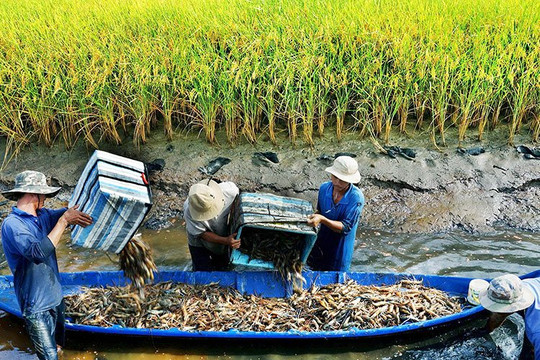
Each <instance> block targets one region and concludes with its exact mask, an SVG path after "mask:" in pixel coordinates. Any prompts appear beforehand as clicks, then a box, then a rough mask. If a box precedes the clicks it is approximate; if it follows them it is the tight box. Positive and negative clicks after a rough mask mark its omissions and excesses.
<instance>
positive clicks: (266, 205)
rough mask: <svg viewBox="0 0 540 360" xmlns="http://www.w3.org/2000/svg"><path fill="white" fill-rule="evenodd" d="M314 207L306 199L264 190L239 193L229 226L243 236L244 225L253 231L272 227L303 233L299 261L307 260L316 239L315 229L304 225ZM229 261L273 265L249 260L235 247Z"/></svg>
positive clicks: (251, 265) (236, 263) (285, 232)
mask: <svg viewBox="0 0 540 360" xmlns="http://www.w3.org/2000/svg"><path fill="white" fill-rule="evenodd" d="M312 213H313V206H312V205H311V203H310V202H309V201H307V200H302V199H297V198H291V197H286V196H279V195H273V194H264V193H241V194H240V195H239V196H238V198H237V199H236V201H235V203H234V204H233V207H232V210H231V214H230V228H231V231H232V232H236V233H237V235H236V237H237V238H242V231H243V230H244V229H246V228H250V229H251V230H254V231H256V229H261V230H273V231H279V232H282V233H283V236H285V237H286V236H287V233H293V234H295V235H296V234H301V235H303V236H304V245H303V248H302V255H301V260H302V262H303V263H305V262H306V261H307V258H308V256H309V253H310V252H311V249H312V248H313V245H314V244H315V240H316V239H317V230H316V229H314V228H313V227H311V226H309V225H308V224H307V222H306V221H307V217H308V215H310V214H312ZM231 262H232V263H233V264H235V265H244V266H248V267H258V268H267V269H273V268H274V264H272V263H271V262H268V261H263V260H260V259H250V258H249V256H248V255H247V254H244V253H242V252H240V251H239V250H236V249H234V250H233V251H232V253H231Z"/></svg>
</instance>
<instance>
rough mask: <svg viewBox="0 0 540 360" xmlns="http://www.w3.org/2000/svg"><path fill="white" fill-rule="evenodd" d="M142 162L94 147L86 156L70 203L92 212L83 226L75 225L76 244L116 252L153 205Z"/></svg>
mask: <svg viewBox="0 0 540 360" xmlns="http://www.w3.org/2000/svg"><path fill="white" fill-rule="evenodd" d="M147 179H148V174H147V171H146V168H145V165H144V163H142V162H140V161H136V160H133V159H129V158H125V157H121V156H118V155H114V154H110V153H107V152H105V151H100V150H96V151H95V152H94V154H93V155H92V156H91V157H90V159H89V160H88V163H87V164H86V167H85V168H84V170H83V172H82V175H81V177H80V178H79V181H78V183H77V186H76V187H75V191H74V192H73V195H72V197H71V199H70V202H69V206H70V207H71V206H73V205H76V204H78V205H79V210H81V211H83V212H86V213H88V214H90V216H92V218H93V219H94V223H93V224H92V225H89V226H87V227H86V228H83V227H80V226H75V227H74V228H73V231H72V232H71V242H72V243H73V244H75V245H78V246H82V247H86V248H93V249H99V250H105V251H111V252H114V253H119V252H120V251H121V250H122V249H123V248H124V246H125V245H126V243H127V242H128V241H129V240H130V239H131V238H132V237H133V235H134V234H135V232H136V231H137V229H138V228H139V226H140V225H141V223H142V221H143V220H144V217H145V216H146V214H148V212H149V211H150V208H151V206H152V193H151V191H150V186H149V184H148V181H147Z"/></svg>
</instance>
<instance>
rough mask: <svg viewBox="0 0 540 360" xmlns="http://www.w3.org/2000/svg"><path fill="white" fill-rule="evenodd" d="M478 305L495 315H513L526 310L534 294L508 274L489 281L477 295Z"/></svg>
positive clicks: (532, 300)
mask: <svg viewBox="0 0 540 360" xmlns="http://www.w3.org/2000/svg"><path fill="white" fill-rule="evenodd" d="M478 299H479V300H480V305H482V306H483V307H484V308H486V309H487V310H489V311H491V312H495V313H513V312H515V311H520V310H523V309H526V308H528V307H529V306H531V305H532V303H533V302H534V294H533V293H532V291H531V290H530V289H529V288H528V287H527V286H524V285H523V281H522V280H521V279H520V278H518V277H517V276H516V275H512V274H508V275H503V276H499V277H496V278H495V279H493V280H491V282H490V283H489V286H488V288H487V289H485V290H483V291H481V292H480V294H479V295H478Z"/></svg>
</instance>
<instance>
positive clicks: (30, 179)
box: [2, 170, 61, 201]
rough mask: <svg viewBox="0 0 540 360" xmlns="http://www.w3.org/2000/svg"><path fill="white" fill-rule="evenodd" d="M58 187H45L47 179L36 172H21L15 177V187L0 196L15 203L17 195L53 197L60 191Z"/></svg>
mask: <svg viewBox="0 0 540 360" xmlns="http://www.w3.org/2000/svg"><path fill="white" fill-rule="evenodd" d="M60 189H61V188H60V187H54V186H49V185H47V178H46V177H45V175H44V174H42V173H40V172H38V171H31V170H27V171H23V172H21V173H19V174H17V176H15V187H14V188H13V189H11V190H6V191H2V195H4V197H5V198H7V199H9V200H13V201H16V200H17V198H18V197H19V194H24V193H30V194H42V195H47V197H53V196H55V195H56V194H58V192H59V191H60Z"/></svg>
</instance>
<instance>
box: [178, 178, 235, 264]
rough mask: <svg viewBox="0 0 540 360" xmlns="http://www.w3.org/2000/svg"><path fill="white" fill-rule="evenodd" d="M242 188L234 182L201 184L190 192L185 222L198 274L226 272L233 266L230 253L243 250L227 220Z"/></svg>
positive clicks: (201, 182)
mask: <svg viewBox="0 0 540 360" xmlns="http://www.w3.org/2000/svg"><path fill="white" fill-rule="evenodd" d="M238 193H239V190H238V187H237V186H236V185H235V184H234V183H232V182H222V183H220V184H218V183H217V182H215V181H214V180H211V179H207V180H203V181H200V182H198V183H196V184H194V185H193V186H191V188H190V189H189V194H188V198H187V199H186V201H185V203H184V220H185V221H186V231H187V235H188V245H189V252H190V254H191V260H192V263H193V270H195V271H222V270H227V268H228V266H229V256H230V251H229V250H230V249H231V248H232V249H238V248H239V247H240V239H235V236H236V234H229V229H228V226H227V225H228V224H227V219H228V216H229V212H230V210H231V206H232V204H233V201H234V199H235V198H236V196H237V195H238Z"/></svg>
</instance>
